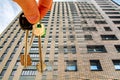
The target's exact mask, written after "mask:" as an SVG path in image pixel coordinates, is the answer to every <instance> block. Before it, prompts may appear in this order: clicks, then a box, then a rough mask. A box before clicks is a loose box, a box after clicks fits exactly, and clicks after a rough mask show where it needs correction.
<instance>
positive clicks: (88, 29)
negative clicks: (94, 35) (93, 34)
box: [82, 27, 97, 31]
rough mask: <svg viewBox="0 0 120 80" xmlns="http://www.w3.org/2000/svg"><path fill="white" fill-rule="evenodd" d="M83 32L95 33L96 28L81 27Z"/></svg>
mask: <svg viewBox="0 0 120 80" xmlns="http://www.w3.org/2000/svg"><path fill="white" fill-rule="evenodd" d="M82 29H83V31H97V29H96V27H83V28H82Z"/></svg>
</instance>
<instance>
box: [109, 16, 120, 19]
mask: <svg viewBox="0 0 120 80" xmlns="http://www.w3.org/2000/svg"><path fill="white" fill-rule="evenodd" d="M109 18H114V19H119V18H120V16H109Z"/></svg>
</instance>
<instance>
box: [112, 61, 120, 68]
mask: <svg viewBox="0 0 120 80" xmlns="http://www.w3.org/2000/svg"><path fill="white" fill-rule="evenodd" d="M113 64H114V67H115V70H120V60H113Z"/></svg>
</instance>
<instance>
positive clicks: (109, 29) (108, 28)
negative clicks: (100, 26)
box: [104, 27, 112, 31]
mask: <svg viewBox="0 0 120 80" xmlns="http://www.w3.org/2000/svg"><path fill="white" fill-rule="evenodd" d="M104 29H105V31H112V30H111V28H110V27H104Z"/></svg>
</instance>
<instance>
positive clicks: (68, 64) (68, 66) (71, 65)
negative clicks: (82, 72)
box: [65, 60, 77, 71]
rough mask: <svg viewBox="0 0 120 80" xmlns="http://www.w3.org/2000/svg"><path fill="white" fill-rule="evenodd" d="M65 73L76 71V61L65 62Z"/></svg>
mask: <svg viewBox="0 0 120 80" xmlns="http://www.w3.org/2000/svg"><path fill="white" fill-rule="evenodd" d="M65 71H77V61H76V60H73V61H71V60H70V61H69V60H67V61H66V70H65Z"/></svg>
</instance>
